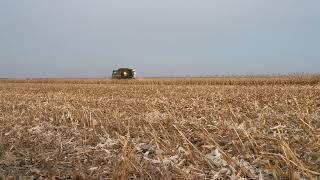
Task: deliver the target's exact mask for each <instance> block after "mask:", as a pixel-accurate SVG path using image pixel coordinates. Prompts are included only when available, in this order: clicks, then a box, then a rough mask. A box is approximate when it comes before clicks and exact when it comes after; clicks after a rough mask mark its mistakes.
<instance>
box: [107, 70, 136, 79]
mask: <svg viewBox="0 0 320 180" xmlns="http://www.w3.org/2000/svg"><path fill="white" fill-rule="evenodd" d="M135 78H136V70H135V69H130V68H119V69H117V70H113V71H112V79H135Z"/></svg>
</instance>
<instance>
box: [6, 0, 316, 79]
mask: <svg viewBox="0 0 320 180" xmlns="http://www.w3.org/2000/svg"><path fill="white" fill-rule="evenodd" d="M319 7H320V1H319V0H306V1H303V0H201V1H199V0H161V1H151V0H108V1H107V0H105V1H104V0H90V1H89V0H54V1H53V0H28V1H24V0H0V77H18V78H21V77H94V76H109V75H110V73H111V70H112V69H113V68H117V67H121V66H123V67H125V66H126V67H127V66H128V67H134V68H136V69H137V73H138V75H142V76H162V75H167V76H174V75H194V76H197V75H226V74H266V73H292V72H320V70H319V69H320V34H319V33H320V11H319Z"/></svg>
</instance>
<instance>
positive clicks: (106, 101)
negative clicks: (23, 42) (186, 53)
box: [0, 76, 320, 179]
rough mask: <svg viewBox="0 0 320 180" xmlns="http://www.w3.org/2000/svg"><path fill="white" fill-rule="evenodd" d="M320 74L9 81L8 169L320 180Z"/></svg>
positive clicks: (0, 167)
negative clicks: (129, 79)
mask: <svg viewBox="0 0 320 180" xmlns="http://www.w3.org/2000/svg"><path fill="white" fill-rule="evenodd" d="M319 82H320V77H319V76H299V77H298V76H285V77H245V78H236V77H228V78H199V79H197V78H174V79H172V78H167V79H161V78H159V79H141V80H132V81H126V80H101V79H100V80H92V79H90V80H89V79H88V80H28V81H27V80H26V81H23V80H19V81H18V80H16V81H11V80H2V81H0V175H3V176H19V175H20V176H27V177H34V178H39V177H41V178H63V179H65V178H80V179H88V178H91V179H94V178H96V179H128V178H130V179H240V178H247V179H259V178H264V179H300V178H307V179H312V178H314V179H317V178H320V83H319Z"/></svg>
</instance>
